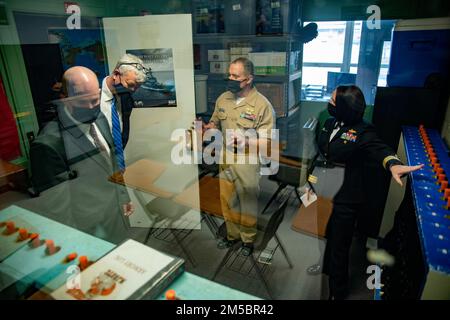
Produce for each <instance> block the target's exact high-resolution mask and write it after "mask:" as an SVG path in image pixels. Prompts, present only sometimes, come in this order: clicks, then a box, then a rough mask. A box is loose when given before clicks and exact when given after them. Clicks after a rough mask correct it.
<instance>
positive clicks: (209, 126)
mask: <svg viewBox="0 0 450 320" xmlns="http://www.w3.org/2000/svg"><path fill="white" fill-rule="evenodd" d="M197 121H201V123H202V132H205V131H206V130H208V129H217V127H216V124H215V123H214V122H209V123H205V122H203V120H202V118H201V117H199V118H197V119H195V121H194V122H193V123H192V127H191V129H192V130H195V129H196V128H197V126H196V122H197Z"/></svg>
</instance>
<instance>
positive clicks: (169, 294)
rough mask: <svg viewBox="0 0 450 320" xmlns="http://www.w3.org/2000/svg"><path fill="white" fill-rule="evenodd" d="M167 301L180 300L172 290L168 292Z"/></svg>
mask: <svg viewBox="0 0 450 320" xmlns="http://www.w3.org/2000/svg"><path fill="white" fill-rule="evenodd" d="M166 300H180V299H179V298H178V297H177V293H176V292H175V290H173V289H170V290H167V291H166Z"/></svg>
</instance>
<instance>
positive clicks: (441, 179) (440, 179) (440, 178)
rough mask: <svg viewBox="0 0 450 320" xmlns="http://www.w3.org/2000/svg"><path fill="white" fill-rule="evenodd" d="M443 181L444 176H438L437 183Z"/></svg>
mask: <svg viewBox="0 0 450 320" xmlns="http://www.w3.org/2000/svg"><path fill="white" fill-rule="evenodd" d="M444 180H445V174H438V181H439V182H442V181H444Z"/></svg>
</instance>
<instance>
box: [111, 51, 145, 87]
mask: <svg viewBox="0 0 450 320" xmlns="http://www.w3.org/2000/svg"><path fill="white" fill-rule="evenodd" d="M131 63H137V64H140V65H142V66H144V62H143V61H142V60H141V59H139V58H138V57H136V56H135V55H132V54H129V53H126V54H124V55H123V56H122V57H121V58H120V59H119V61H118V62H117V64H116V68H115V70H118V71H119V72H120V73H121V74H125V73H127V72H129V71H133V72H134V73H135V74H136V82H138V83H144V82H145V77H146V74H145V72H144V71H143V70H138V69H137V68H136V67H135V66H133V65H131Z"/></svg>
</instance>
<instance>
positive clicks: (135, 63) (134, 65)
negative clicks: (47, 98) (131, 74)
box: [119, 62, 152, 74]
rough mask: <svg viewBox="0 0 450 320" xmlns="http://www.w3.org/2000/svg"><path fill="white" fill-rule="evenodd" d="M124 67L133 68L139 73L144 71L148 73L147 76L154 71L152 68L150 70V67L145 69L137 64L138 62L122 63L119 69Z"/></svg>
mask: <svg viewBox="0 0 450 320" xmlns="http://www.w3.org/2000/svg"><path fill="white" fill-rule="evenodd" d="M124 65H127V66H133V67H135V68H136V69H137V70H138V71H143V72H144V73H146V74H148V73H150V72H151V71H152V68H150V67H148V68H146V67H144V66H143V65H142V64H140V63H137V62H129V63H121V64H120V65H119V67H120V66H124Z"/></svg>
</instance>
